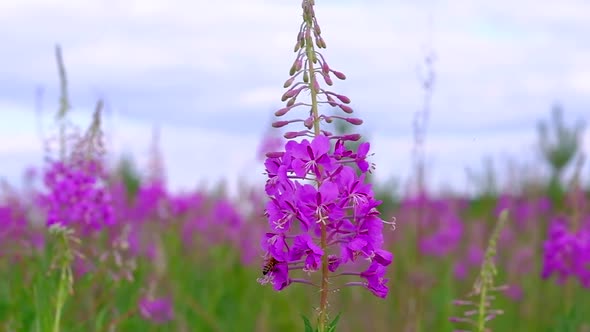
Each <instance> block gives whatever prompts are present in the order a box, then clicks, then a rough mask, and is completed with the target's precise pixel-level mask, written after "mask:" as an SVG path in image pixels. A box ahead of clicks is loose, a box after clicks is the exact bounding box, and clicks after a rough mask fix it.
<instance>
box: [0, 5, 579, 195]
mask: <svg viewBox="0 0 590 332" xmlns="http://www.w3.org/2000/svg"><path fill="white" fill-rule="evenodd" d="M316 4H317V5H316V14H317V16H318V21H319V23H320V25H321V27H322V34H323V36H324V39H325V40H326V42H327V45H328V49H327V50H326V51H325V53H324V55H325V56H326V59H327V61H328V63H329V64H330V66H331V67H332V68H335V69H337V70H340V71H343V72H344V73H346V75H347V80H346V81H344V82H342V81H337V82H336V83H335V85H334V86H333V90H335V91H337V92H340V93H343V94H346V95H347V96H349V97H350V98H351V99H352V106H353V107H354V108H355V110H356V111H357V115H358V116H359V117H361V118H363V119H364V120H365V124H364V125H363V126H362V129H361V131H362V132H363V133H368V134H369V135H368V137H369V138H370V140H371V142H372V144H373V147H374V152H375V153H376V155H375V156H374V157H373V161H374V162H375V163H376V164H377V171H376V175H377V177H378V178H380V179H387V178H389V177H391V176H396V177H401V178H407V176H408V173H409V172H410V169H411V164H410V153H411V146H412V117H413V113H414V112H415V111H416V110H418V109H419V108H420V107H421V104H422V92H421V90H420V85H419V81H418V77H417V68H418V66H419V65H420V63H421V61H422V59H423V57H424V55H425V54H426V52H427V51H428V49H429V45H430V46H431V47H432V48H433V49H434V50H435V52H436V56H437V60H436V63H435V70H436V75H437V77H436V79H437V80H436V86H435V89H434V96H433V100H432V114H431V118H430V123H429V131H428V138H427V147H428V162H429V165H430V166H429V167H430V169H429V171H430V174H431V181H432V182H431V184H432V187H433V188H440V187H441V186H443V185H447V186H451V187H453V188H456V189H457V190H465V189H466V188H468V187H469V183H468V182H467V181H466V179H465V167H467V166H469V167H472V168H476V169H481V160H482V159H483V158H484V157H485V156H493V157H494V159H496V160H497V162H498V163H497V164H498V167H499V169H500V170H502V168H503V166H502V165H503V163H504V162H503V160H505V159H507V158H514V159H516V160H519V161H522V162H529V163H530V162H534V161H536V160H538V156H537V155H536V150H535V144H536V129H535V126H536V122H537V121H538V120H539V119H543V118H547V117H548V116H549V111H550V108H551V106H552V104H553V103H554V102H556V101H558V102H560V103H561V104H562V105H563V107H564V110H565V115H566V120H567V121H568V123H572V122H573V121H575V120H577V119H585V120H586V121H587V122H590V121H588V120H590V62H589V59H590V41H589V40H588V38H589V37H588V36H589V35H590V2H588V1H585V0H578V1H575V0H568V1H561V2H557V1H555V2H551V3H549V2H542V3H541V2H539V1H532V0H529V1H505V0H503V1H493V2H484V1H421V0H418V1H392V0H388V1H386V0H364V1H360V0H354V1H353V0H338V1H336V0H316ZM300 11H301V5H300V1H295V0H292V1H287V0H248V1H245V0H223V1H199V0H191V1H179V0H166V1H165V0H141V1H115V0H102V1H100V0H86V1H73V0H45V1H43V0H19V1H1V2H0V41H1V43H2V48H1V53H0V54H1V55H0V59H1V60H2V61H1V62H0V115H2V117H1V118H0V165H1V166H0V176H5V177H7V178H9V179H11V180H13V182H14V180H16V179H17V177H18V176H19V175H20V174H21V173H22V172H23V169H24V168H25V167H26V166H29V165H41V162H42V149H41V144H40V139H39V133H38V125H37V122H36V120H35V111H34V109H35V107H34V106H35V90H36V89H37V88H38V87H42V88H43V89H44V98H43V102H42V105H43V108H42V109H43V112H44V114H45V116H44V118H43V126H44V128H45V131H48V130H50V125H51V115H52V114H53V113H54V112H55V110H56V109H57V98H58V95H57V91H58V86H59V84H58V76H57V71H56V66H55V59H54V44H55V43H60V44H61V45H62V48H63V52H64V59H65V62H66V66H67V70H68V76H69V81H70V95H71V101H72V104H73V106H74V109H73V112H74V113H76V115H75V117H76V119H77V121H79V123H87V121H88V120H89V110H91V109H92V108H93V105H94V103H95V101H96V99H97V98H99V97H104V98H105V99H106V101H107V103H108V106H109V107H108V110H109V114H108V115H107V119H105V121H106V126H107V127H106V131H107V133H108V134H109V135H110V137H111V138H110V140H111V142H112V145H111V146H110V147H111V152H113V153H114V154H115V155H116V154H120V153H122V152H128V153H133V154H134V155H135V156H136V157H137V160H138V162H139V163H140V165H143V164H144V163H145V155H146V153H147V151H148V147H149V144H150V133H151V130H152V128H153V126H154V125H157V126H159V127H160V130H161V139H162V142H161V144H162V150H163V154H164V156H165V158H166V166H167V170H168V179H169V181H170V185H171V186H172V187H173V188H176V189H180V188H187V189H188V188H191V187H193V186H195V185H196V184H199V183H202V182H203V181H205V182H206V183H209V184H211V183H213V182H214V181H217V180H219V179H221V178H226V179H228V181H229V182H230V183H235V181H236V180H237V179H238V177H242V178H245V179H248V181H263V179H264V178H263V177H262V176H261V175H260V173H261V170H262V167H261V166H260V163H259V162H257V161H256V159H255V152H256V148H257V145H258V144H259V141H260V139H261V137H262V135H263V133H264V132H265V131H266V130H267V129H268V127H269V123H270V122H269V121H270V119H271V116H272V112H273V111H274V110H275V109H277V108H280V107H281V103H280V96H281V94H282V92H283V88H282V84H283V82H284V81H285V80H286V79H287V78H288V71H289V67H290V66H291V63H292V61H293V59H294V53H293V52H292V48H293V44H294V41H295V37H296V34H297V31H298V28H299V24H300V20H301V13H300ZM584 140H585V146H584V149H585V151H586V152H587V153H589V152H590V134H589V133H588V131H587V132H586V135H585V137H584ZM589 154H590V153H589ZM504 168H505V167H504ZM585 173H586V174H590V167H588V165H586V167H585Z"/></svg>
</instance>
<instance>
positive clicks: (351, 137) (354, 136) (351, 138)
mask: <svg viewBox="0 0 590 332" xmlns="http://www.w3.org/2000/svg"><path fill="white" fill-rule="evenodd" d="M359 139H361V135H360V134H348V135H344V136H342V140H343V141H353V142H356V141H358V140H359Z"/></svg>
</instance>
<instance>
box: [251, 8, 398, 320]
mask: <svg viewBox="0 0 590 332" xmlns="http://www.w3.org/2000/svg"><path fill="white" fill-rule="evenodd" d="M313 5H314V1H313V0H304V1H303V3H302V8H303V23H302V25H301V27H300V30H299V33H298V35H297V42H296V45H295V52H296V53H297V56H296V58H295V61H294V63H293V66H292V67H291V70H290V75H291V77H290V78H289V79H288V80H287V81H286V82H285V84H284V86H285V88H288V90H287V91H286V92H285V93H284V94H283V97H282V100H283V101H286V102H287V105H286V107H284V108H282V109H280V110H278V111H277V112H275V115H276V116H278V117H282V116H284V115H286V114H293V112H292V111H293V110H294V109H296V108H300V106H303V107H305V108H306V109H307V110H309V113H307V114H308V115H307V117H306V118H304V119H292V120H287V121H278V122H275V124H274V125H273V126H274V127H283V126H287V125H290V124H292V123H299V122H303V125H304V126H305V128H306V129H305V130H301V131H292V132H287V133H286V134H285V135H284V137H285V138H286V139H287V140H288V141H287V142H286V144H285V145H284V149H283V151H278V152H269V153H267V154H266V157H267V158H266V161H265V166H266V174H267V175H268V180H267V182H266V186H265V190H266V194H267V195H268V196H269V201H268V203H267V206H266V212H265V215H266V216H267V218H268V223H269V227H270V231H269V232H267V233H266V234H265V235H264V236H263V239H262V247H263V249H264V251H265V266H264V268H263V270H264V271H265V272H267V273H266V274H265V275H264V277H263V278H260V279H259V282H260V283H261V284H266V283H271V284H272V285H273V286H274V289H275V290H277V291H280V290H282V289H284V288H285V287H288V286H289V285H291V284H292V283H294V282H299V283H306V284H311V285H315V283H314V282H313V281H312V276H313V275H314V272H319V273H320V284H319V288H320V294H321V295H320V306H319V308H318V314H319V316H318V330H319V331H324V330H325V329H326V328H327V327H326V321H327V314H328V313H327V307H328V294H329V293H330V291H333V290H335V289H337V288H338V287H340V286H363V287H365V288H367V289H368V290H370V291H371V292H373V294H375V295H376V296H378V297H381V298H385V297H386V296H387V292H388V288H387V285H386V283H387V281H388V279H386V278H385V273H386V266H388V265H389V264H390V263H391V261H392V259H393V255H392V254H391V253H390V252H388V251H386V250H384V249H383V242H384V240H383V234H382V230H383V224H384V223H387V222H385V221H383V220H382V219H381V218H380V214H379V212H378V210H377V207H378V206H379V204H381V202H380V201H377V200H376V199H375V198H374V195H373V191H372V188H371V185H370V184H368V183H366V179H365V174H366V172H369V171H370V170H371V169H373V168H374V165H372V164H369V162H367V161H366V157H367V156H368V155H369V154H368V152H369V149H370V144H369V143H362V144H360V146H359V147H358V149H357V151H353V150H352V149H350V148H349V147H348V146H347V144H346V143H347V141H357V140H359V139H360V135H358V134H350V135H345V136H333V135H332V134H330V133H329V132H327V131H325V130H324V129H323V128H322V122H325V123H331V122H332V121H335V120H343V121H347V122H348V123H351V124H353V125H360V124H361V123H362V120H360V119H357V118H351V117H347V116H335V115H330V116H328V115H324V114H320V113H319V105H322V104H327V105H330V106H332V107H333V108H338V109H340V110H342V111H343V112H344V113H346V114H350V113H352V109H351V108H350V107H349V106H347V105H346V104H349V103H350V99H349V98H348V97H346V96H343V95H339V94H337V93H335V92H332V91H328V90H325V89H324V88H322V86H321V83H320V79H322V80H323V81H324V82H325V83H326V84H327V85H329V86H331V85H332V84H333V82H332V78H331V74H333V75H334V76H335V77H336V78H338V79H345V76H344V74H342V73H340V72H338V71H335V70H333V69H332V68H330V66H329V65H328V63H327V62H326V59H325V58H324V57H323V56H322V55H321V54H320V53H318V52H317V51H316V47H317V48H325V47H326V43H325V42H324V40H323V39H322V37H321V35H320V34H321V30H320V27H319V25H318V22H317V19H316V16H315V12H314V8H313ZM296 79H300V80H301V81H299V82H295V80H296ZM302 92H305V93H306V94H307V93H309V95H310V99H311V101H310V102H300V101H298V100H297V98H299V97H300V96H302V95H303V93H302ZM301 136H305V137H306V138H305V139H303V140H299V141H296V140H293V139H295V138H298V137H301ZM363 260H366V263H365V264H362V261H363ZM359 261H360V263H361V264H359ZM347 265H349V266H350V270H348V271H346V272H344V271H341V272H338V270H340V269H344V268H345V267H346V266H347ZM360 266H362V270H360V271H355V270H354V268H357V269H358V268H359V267H360ZM297 270H302V271H303V272H304V273H302V275H303V276H304V277H305V278H294V277H293V274H294V272H295V271H297ZM336 276H339V277H340V278H343V277H341V276H356V277H358V278H359V279H360V281H350V282H345V281H344V282H342V283H341V284H340V285H336V284H335V282H333V280H332V278H334V277H336Z"/></svg>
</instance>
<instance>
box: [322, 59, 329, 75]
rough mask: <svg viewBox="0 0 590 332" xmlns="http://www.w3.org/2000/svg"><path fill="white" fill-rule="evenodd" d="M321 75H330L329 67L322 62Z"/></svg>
mask: <svg viewBox="0 0 590 332" xmlns="http://www.w3.org/2000/svg"><path fill="white" fill-rule="evenodd" d="M322 73H324V74H329V73H330V66H328V63H327V62H326V61H324V63H322Z"/></svg>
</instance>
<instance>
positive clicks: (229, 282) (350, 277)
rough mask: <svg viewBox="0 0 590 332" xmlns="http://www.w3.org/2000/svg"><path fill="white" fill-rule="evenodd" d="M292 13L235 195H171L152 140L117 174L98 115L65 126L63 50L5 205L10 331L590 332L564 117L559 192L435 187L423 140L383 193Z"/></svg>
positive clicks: (313, 29) (311, 26) (554, 187)
mask: <svg viewBox="0 0 590 332" xmlns="http://www.w3.org/2000/svg"><path fill="white" fill-rule="evenodd" d="M294 7H295V8H298V9H300V10H302V24H301V26H300V28H299V31H297V33H295V34H294V35H295V36H296V38H294V51H295V58H294V62H293V65H292V67H291V68H290V69H289V68H287V69H288V70H287V71H288V73H289V76H288V77H286V82H285V83H284V88H285V93H284V94H283V95H282V96H277V98H282V101H283V102H285V105H284V107H283V108H281V109H279V110H277V111H276V112H275V116H276V119H275V122H274V123H273V124H272V126H273V127H274V128H277V129H275V132H276V135H273V134H269V135H268V136H267V137H264V138H263V141H262V142H261V150H260V151H259V157H260V158H259V160H260V163H262V164H264V166H265V175H266V176H267V181H266V183H263V184H261V185H260V186H252V185H242V186H241V187H240V188H239V190H238V191H239V195H234V196H230V195H228V194H227V193H226V191H225V190H224V188H223V187H221V186H220V187H218V188H214V189H208V190H205V189H195V190H194V191H190V192H173V191H171V190H170V189H169V188H168V187H167V183H166V174H165V167H164V164H165V163H164V161H163V160H162V158H161V157H160V155H159V153H158V146H157V141H154V147H153V151H152V154H151V162H150V166H149V167H148V168H147V169H138V167H137V166H136V165H135V164H134V162H133V160H130V159H125V158H122V159H120V160H119V161H118V162H117V163H114V164H112V163H107V162H105V160H106V156H108V154H109V151H106V150H105V148H104V141H105V137H104V134H103V130H102V126H103V125H102V123H101V119H102V113H101V112H102V110H103V107H104V105H103V102H102V101H100V100H99V101H98V102H97V104H96V109H95V112H94V117H93V119H92V121H91V124H90V126H89V127H88V128H78V127H76V126H74V125H73V124H72V123H71V122H70V120H69V118H70V113H71V109H70V101H69V100H68V93H67V74H66V68H65V65H64V61H63V59H62V56H61V49H60V48H59V47H57V48H56V55H57V57H56V58H57V64H58V68H59V73H60V80H61V82H62V85H61V99H60V105H59V107H58V108H59V110H58V111H57V112H56V117H55V128H56V130H55V132H53V133H52V135H51V137H47V139H46V146H45V148H46V149H45V150H46V155H45V157H46V162H45V163H44V164H43V165H32V166H31V168H30V169H27V170H23V184H22V186H20V187H19V188H18V189H17V188H14V187H11V186H9V185H8V184H4V185H3V187H2V189H1V192H0V225H1V226H2V227H1V229H0V259H1V262H0V269H1V273H2V276H3V277H2V278H1V279H0V331H7V332H12V331H53V332H57V331H68V332H70V331H71V332H75V331H80V332H82V331H104V332H110V331H146V332H147V331H213V332H219V331H224V332H225V331H257V332H265V331H319V332H324V331H342V332H352V331H401V332H406V331H416V332H422V331H555V332H568V331H571V332H574V331H575V332H582V331H590V295H588V294H589V293H588V288H590V204H589V199H590V190H589V188H587V186H585V185H584V184H583V183H582V181H581V180H580V174H579V173H580V169H581V168H582V166H583V163H584V159H583V156H582V153H581V149H582V147H581V146H580V144H579V141H580V140H579V137H580V136H581V133H582V131H583V126H574V127H568V126H566V125H565V124H564V123H563V121H562V118H561V117H562V113H561V111H560V110H558V109H556V110H555V111H554V113H553V117H552V118H551V120H550V121H547V122H546V123H544V124H543V125H542V126H541V127H540V129H539V149H540V151H541V152H542V154H543V156H544V157H545V161H546V165H543V166H544V167H546V166H548V167H550V169H552V170H553V172H552V173H551V177H550V178H548V179H535V181H534V182H531V181H529V179H528V178H526V177H525V176H524V175H522V178H515V179H514V182H515V183H516V184H517V185H516V187H517V188H518V190H513V191H507V190H506V191H501V190H497V189H495V188H492V186H490V185H489V182H486V181H485V180H486V178H485V176H486V174H483V175H480V177H481V188H479V189H480V191H479V193H477V194H476V195H473V196H470V197H463V196H456V195H451V194H448V195H433V194H430V193H429V192H428V190H426V189H425V188H426V185H425V183H424V182H425V180H424V178H425V176H424V173H425V172H427V169H425V167H424V164H423V159H421V158H420V156H421V153H423V147H421V146H420V143H419V142H420V141H421V140H420V139H417V140H416V141H417V142H418V143H416V156H417V158H416V160H417V161H416V167H415V168H416V185H415V186H414V188H413V189H412V190H408V191H407V192H404V193H400V192H399V190H396V188H394V187H393V186H392V185H389V184H384V183H376V182H375V181H374V180H373V178H372V173H371V171H372V170H374V169H375V167H388V166H387V165H375V164H373V162H372V161H371V155H372V152H371V144H370V141H367V140H365V138H364V137H362V136H361V135H359V134H358V133H357V129H356V128H358V126H361V127H362V122H363V121H362V120H361V119H360V118H356V117H354V116H353V114H354V113H353V109H352V108H351V107H350V106H349V103H350V98H354V96H350V98H349V96H344V95H341V94H339V93H337V92H334V91H332V86H333V85H334V86H336V85H337V82H338V81H339V80H344V79H346V75H345V74H344V73H343V72H341V71H339V70H336V69H334V68H331V67H330V66H329V63H328V61H327V60H328V59H326V58H324V56H323V55H322V54H321V51H322V49H324V48H326V42H325V41H324V40H323V38H322V35H321V29H320V25H319V18H318V17H317V16H316V13H315V10H314V1H313V0H303V1H302V4H301V6H300V7H297V6H294ZM288 51H289V50H285V52H286V54H287V55H288V53H287V52H288ZM426 83H428V82H426ZM428 87H429V84H425V93H426V94H428V93H429V90H428ZM334 88H335V89H336V87H334ZM425 111H427V110H425ZM418 115H419V116H420V114H418ZM419 116H418V118H419ZM279 128H280V129H279ZM283 129H286V130H285V131H282V130H283ZM415 130H416V135H417V136H420V135H425V131H424V130H423V128H422V129H421V126H420V123H418V125H417V127H416V128H415ZM359 132H360V131H359ZM554 134H555V135H554ZM111 159H112V158H111ZM568 166H573V167H574V168H575V169H576V171H575V172H574V175H573V176H571V177H570V178H565V177H564V176H563V174H564V172H563V171H564V169H565V168H566V167H568ZM0 175H1V174H0Z"/></svg>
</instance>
